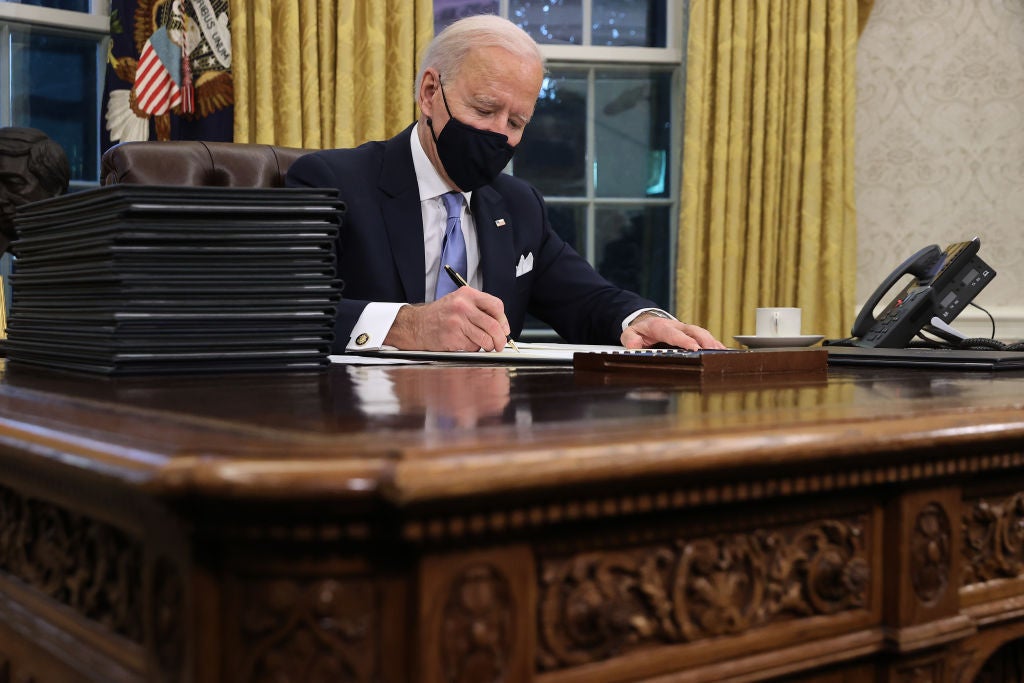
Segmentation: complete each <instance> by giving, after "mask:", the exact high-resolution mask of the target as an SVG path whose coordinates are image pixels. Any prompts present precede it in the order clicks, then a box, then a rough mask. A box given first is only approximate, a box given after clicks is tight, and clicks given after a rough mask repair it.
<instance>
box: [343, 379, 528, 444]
mask: <svg viewBox="0 0 1024 683" xmlns="http://www.w3.org/2000/svg"><path fill="white" fill-rule="evenodd" d="M434 370H435V368H432V367H427V366H420V365H404V366H392V367H387V368H381V367H361V366H349V368H348V375H349V378H350V379H351V381H352V389H353V391H354V394H355V397H356V401H357V402H356V405H357V407H358V408H359V410H360V411H361V412H362V413H363V414H364V415H365V416H366V417H368V418H370V419H373V418H392V417H394V418H402V419H403V421H408V419H409V418H415V419H417V421H419V420H420V419H421V420H422V424H423V426H424V427H425V428H426V429H428V430H431V429H439V430H448V429H469V428H472V427H477V426H480V425H482V424H487V423H488V422H490V423H493V424H500V423H501V422H502V421H503V415H504V413H505V409H506V407H508V405H509V401H510V396H511V387H512V379H511V376H510V375H511V372H512V370H511V369H510V368H506V367H497V366H495V367H491V366H486V367H450V368H446V369H445V371H444V372H435V371H434Z"/></svg>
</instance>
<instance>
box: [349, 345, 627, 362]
mask: <svg viewBox="0 0 1024 683" xmlns="http://www.w3.org/2000/svg"><path fill="white" fill-rule="evenodd" d="M516 345H517V346H518V347H519V351H518V352H516V350H515V349H513V348H512V347H511V346H506V347H505V348H504V349H502V350H501V351H402V350H399V349H395V348H391V347H387V346H385V347H383V348H381V349H376V350H373V351H364V352H361V353H360V354H351V353H346V354H345V355H343V356H331V357H330V358H331V362H333V363H347V364H355V365H358V364H360V363H361V360H360V359H365V360H366V363H365V364H367V365H368V364H371V363H380V362H382V361H384V360H385V359H389V360H404V361H417V360H418V361H421V362H422V361H459V362H463V363H465V362H470V363H499V364H503V365H514V364H521V363H549V364H553V365H572V357H573V354H575V353H602V352H604V353H608V352H613V351H623V350H624V349H623V347H621V346H598V345H593V344H541V343H537V344H532V343H529V342H516Z"/></svg>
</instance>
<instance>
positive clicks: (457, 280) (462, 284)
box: [444, 263, 519, 353]
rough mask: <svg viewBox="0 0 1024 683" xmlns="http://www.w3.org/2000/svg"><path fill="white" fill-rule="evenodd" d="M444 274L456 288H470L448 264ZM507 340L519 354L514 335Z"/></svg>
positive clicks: (445, 265) (445, 266)
mask: <svg viewBox="0 0 1024 683" xmlns="http://www.w3.org/2000/svg"><path fill="white" fill-rule="evenodd" d="M444 272H446V273H448V277H450V278H451V279H452V282H454V283H455V284H456V286H458V287H469V283H468V282H466V279H465V278H464V277H462V276H461V275H459V272H458V271H457V270H455V269H454V268H452V267H451V266H449V265H448V264H447V263H446V264H444ZM505 339H507V340H508V343H509V344H511V345H512V348H513V349H515V350H516V353H519V347H518V346H516V342H515V340H514V339H512V335H508V336H507V337H505Z"/></svg>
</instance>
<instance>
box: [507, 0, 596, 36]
mask: <svg viewBox="0 0 1024 683" xmlns="http://www.w3.org/2000/svg"><path fill="white" fill-rule="evenodd" d="M508 18H509V20H511V21H513V22H515V24H516V25H518V26H519V27H520V28H521V29H523V30H524V31H526V32H527V33H529V34H530V35H531V36H533V39H534V40H536V41H537V42H538V43H541V44H544V43H559V44H566V45H582V44H583V4H582V0H510V2H509V4H508Z"/></svg>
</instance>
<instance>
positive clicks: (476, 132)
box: [427, 81, 516, 192]
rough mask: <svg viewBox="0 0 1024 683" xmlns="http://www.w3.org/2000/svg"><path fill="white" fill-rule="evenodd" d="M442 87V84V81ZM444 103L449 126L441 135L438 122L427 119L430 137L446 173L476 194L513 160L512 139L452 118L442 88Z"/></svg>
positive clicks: (462, 186) (460, 186) (461, 186)
mask: <svg viewBox="0 0 1024 683" xmlns="http://www.w3.org/2000/svg"><path fill="white" fill-rule="evenodd" d="M438 83H440V81H438ZM441 99H443V100H444V108H445V109H446V110H447V111H448V117H449V120H448V123H447V125H445V127H444V128H443V129H442V130H441V134H440V135H436V134H435V133H434V122H433V121H432V120H430V119H429V118H428V119H427V125H428V126H429V127H430V135H431V137H433V138H434V144H435V145H436V146H437V156H438V158H439V159H440V160H441V165H442V166H444V170H445V173H447V174H448V177H449V178H451V179H452V182H454V183H455V184H456V185H458V186H459V189H460V190H462V191H463V192H472V191H473V190H475V189H477V188H479V187H483V186H484V185H486V184H487V183H489V182H491V181H492V180H494V179H495V178H497V177H498V174H499V173H501V170H502V169H503V168H505V166H507V165H508V162H509V161H511V160H512V155H513V154H515V153H516V148H515V147H513V146H512V145H510V144H508V136H507V135H502V134H501V133H493V132H491V131H489V130H480V129H479V128H474V127H473V126H470V125H467V124H465V123H463V122H461V121H459V120H458V119H457V118H455V117H454V116H452V110H451V109H450V108H449V107H448V98H447V97H445V95H444V86H443V85H442V86H441Z"/></svg>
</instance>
